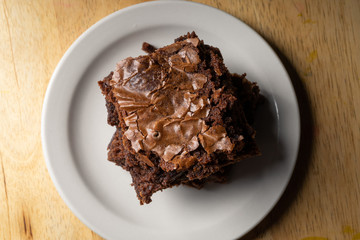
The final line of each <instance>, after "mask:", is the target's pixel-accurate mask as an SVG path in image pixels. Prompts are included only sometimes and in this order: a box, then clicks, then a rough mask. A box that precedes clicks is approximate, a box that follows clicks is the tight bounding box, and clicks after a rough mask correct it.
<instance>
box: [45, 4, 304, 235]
mask: <svg viewBox="0 0 360 240" xmlns="http://www.w3.org/2000/svg"><path fill="white" fill-rule="evenodd" d="M191 31H195V32H196V33H197V34H198V36H199V37H200V38H201V39H203V40H204V41H205V43H207V44H209V45H213V46H216V47H218V48H219V49H220V50H221V52H222V54H223V57H224V59H225V64H226V65H227V67H228V68H229V70H230V71H231V72H236V73H240V74H242V73H244V72H246V73H247V76H248V79H249V80H251V81H255V82H258V84H259V86H260V89H261V92H262V94H263V95H264V96H265V97H266V99H267V101H266V102H265V104H263V105H262V106H261V107H260V108H259V110H258V114H257V115H258V116H257V118H256V119H257V122H256V125H255V127H256V130H257V140H258V143H259V146H260V148H261V151H262V154H263V155H262V157H257V158H252V159H247V160H244V161H242V162H240V163H239V164H237V165H236V167H234V169H233V171H232V173H231V176H230V182H229V183H228V184H209V185H207V186H206V187H205V188H204V189H202V190H197V189H193V188H189V187H186V186H180V187H175V188H172V189H167V190H164V191H163V192H158V193H156V194H154V196H153V202H152V203H150V204H149V205H144V206H140V204H139V201H138V199H137V198H136V194H135V191H134V189H133V187H132V186H131V185H130V184H131V177H130V175H129V174H128V173H127V172H126V171H124V170H123V169H122V168H121V167H117V166H115V165H114V164H113V163H111V162H108V161H107V160H106V159H107V149H106V148H107V144H108V143H109V141H110V139H111V137H112V134H113V132H114V131H115V129H114V128H113V127H110V126H108V125H107V122H106V119H107V112H106V108H105V100H104V97H103V96H102V95H101V93H100V89H99V87H98V85H97V81H98V80H101V79H102V78H103V77H105V76H107V75H108V73H109V72H110V71H111V70H113V69H114V68H115V64H116V63H117V62H118V61H119V60H121V59H123V58H126V57H128V56H133V57H135V56H138V55H140V54H144V53H143V52H142V51H141V45H142V42H143V41H147V42H149V43H151V44H154V45H155V46H157V47H160V46H164V45H167V44H170V43H172V42H173V39H175V38H177V37H179V36H180V35H184V34H186V33H187V32H191ZM41 130H42V142H43V149H44V155H45V160H46V164H47V167H48V170H49V173H50V176H51V178H52V180H53V182H54V184H55V186H56V188H57V190H58V191H59V193H60V195H61V197H62V198H63V199H64V201H65V202H66V203H67V205H68V206H69V208H70V209H71V210H72V211H73V212H74V213H75V215H76V216H78V217H79V218H80V219H81V220H82V221H83V222H84V223H85V224H86V225H87V226H89V227H90V228H91V229H93V230H94V231H95V232H97V233H98V234H99V235H101V236H103V237H104V238H107V239H140V238H145V239H234V238H238V237H241V236H242V235H244V234H245V233H247V232H248V231H249V230H250V229H251V228H253V227H254V226H255V225H256V224H257V223H259V221H261V220H262V219H263V218H264V217H265V216H266V215H267V214H268V213H269V211H270V210H271V209H272V208H273V206H274V205H275V204H276V202H277V201H278V200H279V198H280V196H281V195H282V193H283V191H284V189H285V187H286V186H287V184H288V182H289V179H290V177H291V174H292V171H293V168H294V165H295V162H296V157H297V152H298V145H299V135H300V131H299V130H300V123H299V111H298V106H297V101H296V97H295V93H294V90H293V87H292V85H291V82H290V79H289V76H288V74H287V73H286V71H285V69H284V67H283V65H282V64H281V62H280V60H279V59H278V57H277V56H276V54H275V53H274V52H273V50H272V49H271V48H270V47H269V46H268V44H267V43H266V42H265V41H264V40H263V39H262V38H261V37H260V36H259V35H258V34H257V33H256V32H254V31H253V30H252V29H251V28H249V27H248V26H247V25H245V24H244V23H243V22H241V21H239V20H238V19H236V18H234V17H232V16H230V15H228V14H227V13H224V12H222V11H219V10H217V9H215V8H212V7H208V6H205V5H201V4H197V3H191V2H185V1H158V2H149V3H143V4H139V5H134V6H131V7H128V8H125V9H122V10H120V11H118V12H115V13H113V14H111V15H110V16H108V17H106V18H104V19H102V20H101V21H99V22H98V23H96V24H95V25H94V26H92V27H91V28H90V29H89V30H87V31H86V32H85V33H84V34H82V35H81V36H80V37H79V38H78V39H77V40H76V41H75V43H74V44H73V45H72V46H71V47H70V48H69V50H68V51H67V52H66V53H65V55H64V57H63V58H62V59H61V61H60V63H59V64H58V66H57V68H56V69H55V71H54V74H53V76H52V78H51V80H50V84H49V87H48V90H47V92H46V96H45V101H44V107H43V114H42V129H41Z"/></svg>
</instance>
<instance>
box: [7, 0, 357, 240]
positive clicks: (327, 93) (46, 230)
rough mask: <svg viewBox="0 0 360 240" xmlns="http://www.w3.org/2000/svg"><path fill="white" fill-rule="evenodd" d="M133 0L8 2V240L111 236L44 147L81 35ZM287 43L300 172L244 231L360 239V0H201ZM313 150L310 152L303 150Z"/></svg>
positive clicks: (282, 45) (273, 236) (267, 239)
mask: <svg viewBox="0 0 360 240" xmlns="http://www.w3.org/2000/svg"><path fill="white" fill-rule="evenodd" d="M139 2H143V1H141V0H138V1H135V0H129V1H100V0H99V1H85V0H81V1H70V0H53V1H50V0H48V1H41V0H34V1H16V0H6V1H5V0H1V1H0V53H1V56H0V114H1V117H0V163H1V169H0V239H101V238H100V237H99V236H97V235H96V234H95V233H94V232H92V231H91V230H90V229H88V228H87V227H86V226H85V225H84V224H83V223H82V222H80V221H79V220H78V219H77V218H76V217H75V216H74V215H73V213H72V212H71V211H70V210H69V209H68V207H67V206H66V205H65V204H64V202H63V201H62V199H61V198H60V196H59V195H58V193H57V191H56V189H55V187H54V185H53V183H52V181H51V179H50V177H49V174H48V172H47V169H46V166H45V162H44V158H43V154H42V147H41V139H40V124H41V123H40V118H41V110H42V103H43V99H44V95H45V91H46V87H47V84H48V82H49V79H50V77H51V74H52V72H53V70H54V68H55V66H56V64H57V63H58V62H59V60H60V58H61V57H62V55H63V54H64V53H65V51H66V50H67V48H68V47H69V46H70V45H71V43H72V42H73V41H74V40H75V39H76V38H77V37H78V36H79V35H80V34H81V33H83V32H84V31H85V30H86V29H87V28H89V27H90V26H91V25H92V24H94V23H95V22H97V21H98V20H100V19H101V18H103V17H105V16H107V15H108V14H110V13H112V12H114V11H116V10H119V9H121V8H124V7H127V6H130V5H133V4H136V3H139ZM198 2H201V3H204V4H207V5H210V6H214V7H216V8H219V9H221V10H224V11H226V12H228V13H230V14H232V15H233V16H235V17H237V18H239V19H241V20H242V21H244V22H245V23H247V24H248V25H250V26H251V27H252V28H253V29H255V30H256V31H257V32H259V33H260V34H261V35H262V36H263V37H264V38H265V39H266V40H267V41H268V42H269V43H270V44H271V45H272V46H273V48H274V49H275V50H276V51H277V52H278V54H279V56H280V57H281V59H282V60H283V62H284V64H285V65H286V67H287V69H288V71H289V73H290V75H291V78H292V80H293V82H294V85H295V87H296V90H297V94H298V97H299V100H301V101H300V105H301V109H302V114H303V115H302V132H303V136H307V138H306V137H303V138H302V144H303V145H304V146H308V147H303V148H302V149H301V150H302V152H300V157H299V159H300V160H301V161H299V165H298V166H297V168H296V170H295V174H294V178H293V180H292V183H291V184H290V185H289V188H288V189H287V191H286V193H285V195H284V197H283V198H282V199H281V201H280V203H279V204H278V205H277V206H276V207H275V209H274V210H273V211H272V213H271V214H270V215H269V216H268V217H267V218H266V219H265V220H264V221H263V222H262V223H261V224H260V225H259V226H258V227H256V228H255V229H254V230H253V231H252V232H251V233H249V234H248V235H247V236H245V237H244V238H243V239H258V240H277V239H289V240H292V239H296V240H298V239H302V240H306V239H307V240H311V239H313V240H316V239H317V240H320V239H329V240H332V239H334V240H338V239H340V240H342V239H344V240H347V239H349V240H351V239H360V204H359V202H360V162H359V159H360V76H359V69H360V44H359V40H358V39H360V2H359V1H357V0H348V1H345V0H339V1H335V0H329V1H325V0H292V1H288V0H261V1H260V0H259V1H251V0H243V1H237V0H227V1H220V0H199V1H198ZM302 158H303V159H302Z"/></svg>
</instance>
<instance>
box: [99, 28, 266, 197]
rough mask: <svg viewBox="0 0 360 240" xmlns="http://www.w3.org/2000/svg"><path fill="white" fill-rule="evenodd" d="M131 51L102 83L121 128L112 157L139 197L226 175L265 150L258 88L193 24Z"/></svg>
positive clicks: (220, 179) (111, 114) (113, 122)
mask: <svg viewBox="0 0 360 240" xmlns="http://www.w3.org/2000/svg"><path fill="white" fill-rule="evenodd" d="M142 49H143V50H144V51H145V52H146V53H147V54H146V55H142V56H138V57H135V58H133V57H128V58H126V59H124V60H122V61H120V62H119V63H117V65H116V69H115V71H114V72H111V73H110V74H109V75H108V76H107V77H105V78H104V79H103V80H102V81H99V82H98V84H99V86H100V88H101V91H102V93H103V95H104V96H105V100H106V107H107V110H108V118H107V121H108V124H110V125H111V126H114V127H116V131H115V133H114V135H113V137H112V139H111V141H110V143H109V145H108V160H109V161H111V162H114V163H115V164H117V165H119V166H121V167H122V168H123V169H125V170H126V171H129V172H130V174H131V176H132V181H133V186H134V188H135V191H136V193H137V196H138V198H139V200H140V204H144V203H150V202H151V196H152V194H153V193H155V192H157V191H159V190H163V189H166V188H170V187H173V186H176V185H180V184H185V185H189V186H193V187H196V188H201V187H202V186H203V185H204V184H205V183H207V182H224V181H226V172H227V171H226V170H227V168H228V167H227V166H229V165H232V164H234V163H236V162H239V161H241V160H242V159H245V158H249V157H253V156H257V155H260V151H259V149H258V146H257V144H256V142H255V130H254V128H253V127H252V126H251V124H252V122H253V116H254V111H255V109H256V106H257V105H258V103H259V100H260V99H261V98H260V94H259V88H258V86H257V85H256V83H252V82H250V81H248V80H247V79H246V76H245V74H242V75H238V74H231V73H230V72H229V71H228V69H227V68H226V66H225V65H224V62H223V58H222V55H221V53H220V50H219V49H218V48H216V47H212V46H209V45H206V44H204V42H203V41H202V40H200V39H199V38H198V36H197V35H196V34H195V33H194V32H192V33H188V34H186V35H184V36H181V37H179V38H177V39H175V42H174V43H173V44H170V45H167V46H165V47H162V48H158V49H157V48H155V47H154V46H152V45H151V44H149V43H146V42H145V43H143V46H142Z"/></svg>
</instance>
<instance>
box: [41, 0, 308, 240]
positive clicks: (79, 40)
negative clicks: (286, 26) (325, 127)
mask: <svg viewBox="0 0 360 240" xmlns="http://www.w3.org/2000/svg"><path fill="white" fill-rule="evenodd" d="M158 4H181V5H182V4H184V5H194V6H195V5H196V6H201V7H205V8H208V9H212V10H216V11H219V12H221V13H222V14H223V15H224V16H225V15H226V16H227V17H231V18H234V19H236V21H238V22H240V23H242V24H243V25H244V26H245V27H246V28H247V29H248V30H250V31H252V32H253V33H254V34H255V35H256V36H257V37H258V38H259V39H260V40H261V41H263V43H265V45H266V46H267V47H268V48H269V50H270V51H271V52H272V54H273V56H274V57H275V59H276V60H277V61H278V63H279V64H278V65H279V66H280V67H281V68H282V70H283V72H284V73H285V75H286V77H287V79H288V81H289V85H290V88H291V90H292V94H291V95H292V96H293V97H294V101H295V105H296V106H295V107H296V109H295V114H296V115H297V117H296V119H297V120H298V123H297V126H296V130H295V131H296V134H295V135H296V139H295V142H296V146H295V156H296V157H295V160H294V161H293V164H292V167H291V172H289V176H288V178H287V181H286V183H285V184H284V186H283V188H282V190H281V192H280V193H279V194H278V197H277V199H276V200H275V201H274V202H273V203H272V204H271V205H270V207H269V208H268V210H267V211H266V212H265V213H264V214H263V216H262V217H261V218H260V219H258V221H257V222H256V223H254V224H252V226H251V227H249V228H248V229H247V230H246V231H245V232H244V233H242V235H240V236H239V237H241V236H243V235H245V234H246V233H248V232H249V231H250V230H251V229H253V228H254V227H255V226H257V225H258V224H259V223H260V222H261V221H262V220H263V219H264V218H265V217H266V216H267V215H268V214H269V213H270V212H271V211H272V209H273V208H274V207H275V206H276V204H277V203H278V202H279V200H280V198H281V197H282V196H283V194H284V192H285V190H286V188H287V186H288V184H289V182H290V179H291V177H292V175H293V171H294V168H295V165H296V162H297V158H298V152H299V144H300V133H301V132H300V131H301V122H300V111H299V105H298V101H297V96H296V93H295V90H294V86H293V84H292V81H291V78H290V76H289V74H288V72H287V71H286V69H285V67H284V65H283V63H282V62H281V60H280V58H279V56H278V55H277V54H276V53H275V51H274V50H273V48H272V47H271V46H270V45H269V44H268V43H267V42H266V40H265V39H264V38H263V37H262V36H261V35H260V34H259V33H257V32H256V31H255V30H253V29H252V28H251V27H250V26H248V25H247V24H245V23H244V22H242V21H241V20H240V19H238V18H236V17H234V16H232V15H230V14H229V13H227V12H224V11H222V10H220V9H217V8H214V7H212V6H209V5H205V4H201V3H196V2H188V1H182V0H176V1H151V2H143V3H139V4H135V5H132V6H129V7H126V8H123V9H120V10H117V11H115V12H113V13H111V14H109V15H108V16H106V17H104V18H102V19H101V20H99V21H97V22H96V23H95V24H93V25H92V26H91V27H89V28H88V29H87V30H86V31H85V32H83V33H82V34H81V35H80V36H79V37H78V38H77V39H76V40H75V41H74V42H73V43H72V44H71V46H70V47H69V48H68V49H67V51H66V52H65V54H64V55H63V56H62V58H61V60H60V61H59V63H58V64H57V66H56V68H55V70H54V72H53V74H52V76H51V79H50V81H49V84H48V86H47V90H46V94H45V97H44V103H43V108H42V116H41V142H42V147H43V154H44V159H45V162H46V166H47V169H48V172H49V175H50V177H51V180H52V182H53V183H54V185H55V187H56V190H57V192H58V193H59V195H60V197H61V198H62V199H63V201H64V202H65V203H66V205H67V206H68V207H69V208H70V210H71V211H72V212H73V213H74V214H75V215H76V217H77V218H79V219H80V220H81V221H82V222H83V223H84V224H85V225H86V226H87V227H89V228H90V229H91V230H93V231H95V232H96V233H98V234H99V235H100V236H103V237H106V238H110V237H109V236H108V235H107V233H104V232H102V231H101V230H100V229H99V228H98V227H97V226H94V225H93V224H91V223H90V222H89V221H88V220H87V219H86V217H84V216H83V215H82V214H81V213H79V212H78V211H77V210H76V208H75V207H74V206H73V205H72V203H71V200H70V199H69V198H68V196H66V194H65V193H64V191H63V189H62V187H61V186H60V184H59V182H58V180H57V177H56V176H55V173H54V171H53V169H52V163H51V160H50V158H51V157H50V153H49V152H48V146H47V144H48V141H47V139H48V136H47V135H46V129H47V124H48V123H47V114H48V112H49V111H47V109H48V108H49V101H50V100H49V99H50V98H51V93H52V92H53V91H55V90H54V84H55V81H56V79H57V76H58V75H59V72H60V71H61V70H62V66H63V65H64V63H65V62H66V61H67V60H68V58H69V56H70V54H71V52H73V50H74V49H76V48H77V46H78V45H80V44H81V43H82V41H83V39H85V38H86V37H87V36H88V35H89V34H90V33H91V32H93V31H95V30H96V29H98V28H100V27H101V26H102V25H103V24H105V23H106V22H108V21H109V20H111V19H112V18H116V17H117V16H118V15H121V14H123V13H125V12H127V11H131V10H134V9H137V8H142V7H147V6H151V5H158ZM190 7H191V6H190Z"/></svg>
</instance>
